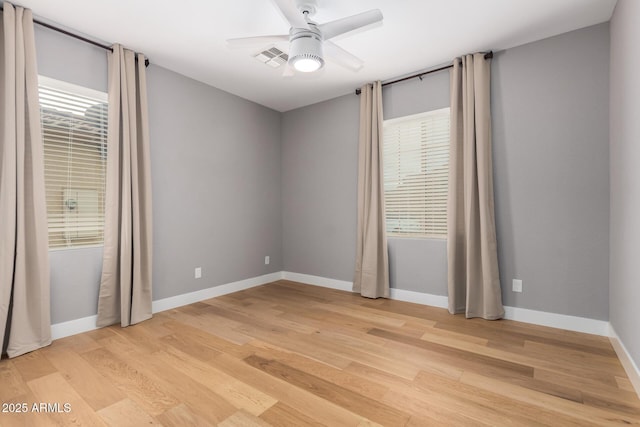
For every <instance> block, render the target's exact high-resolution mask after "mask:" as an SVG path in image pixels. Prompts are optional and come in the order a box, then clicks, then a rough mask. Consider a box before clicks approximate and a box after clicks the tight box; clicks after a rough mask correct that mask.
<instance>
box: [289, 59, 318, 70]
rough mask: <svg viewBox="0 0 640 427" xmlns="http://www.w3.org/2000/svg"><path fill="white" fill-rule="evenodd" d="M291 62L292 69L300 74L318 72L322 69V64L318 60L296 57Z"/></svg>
mask: <svg viewBox="0 0 640 427" xmlns="http://www.w3.org/2000/svg"><path fill="white" fill-rule="evenodd" d="M292 62H293V68H295V69H296V71H300V72H302V73H313V72H314V71H318V70H319V69H320V68H322V62H320V58H313V57H311V58H305V57H298V58H296V59H295V60H293V61H292Z"/></svg>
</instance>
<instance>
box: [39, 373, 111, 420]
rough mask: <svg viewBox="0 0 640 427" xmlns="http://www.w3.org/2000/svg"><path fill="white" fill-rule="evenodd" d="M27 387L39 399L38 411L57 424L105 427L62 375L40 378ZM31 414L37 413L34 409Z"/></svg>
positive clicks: (55, 374) (56, 374) (53, 374)
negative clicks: (44, 413)
mask: <svg viewBox="0 0 640 427" xmlns="http://www.w3.org/2000/svg"><path fill="white" fill-rule="evenodd" d="M27 385H28V386H29V388H30V389H31V391H32V392H33V395H34V396H35V397H36V399H37V401H35V402H34V403H35V404H37V405H38V406H37V407H38V411H40V412H46V414H47V415H48V416H49V417H50V418H51V419H52V420H54V422H55V423H57V424H59V425H65V426H72V425H76V426H100V427H103V426H105V423H104V422H103V421H102V419H101V418H100V417H99V416H98V415H97V414H96V413H95V411H94V410H93V408H91V406H89V404H88V403H86V402H85V401H84V399H82V397H80V395H79V394H78V393H77V392H76V391H75V390H74V389H73V387H71V385H70V384H69V383H67V382H66V381H65V379H64V378H63V376H62V375H61V374H60V373H58V372H55V373H52V374H50V375H46V376H43V377H38V378H36V379H33V380H31V381H29V382H28V383H27ZM42 404H44V406H42ZM67 405H68V406H67ZM32 408H33V406H32ZM31 412H35V411H34V410H33V409H32V410H31Z"/></svg>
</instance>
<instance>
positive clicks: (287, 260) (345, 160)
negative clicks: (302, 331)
mask: <svg viewBox="0 0 640 427" xmlns="http://www.w3.org/2000/svg"><path fill="white" fill-rule="evenodd" d="M358 105H359V99H358V97H356V96H354V95H346V96H343V97H340V98H336V99H332V100H330V101H326V102H321V103H319V104H315V105H311V106H309V107H304V108H299V109H297V110H293V111H290V112H287V113H285V114H284V115H283V119H282V218H283V224H284V227H283V239H282V241H283V245H284V252H283V253H284V269H285V270H286V271H291V272H297V273H304V274H312V275H315V276H321V277H329V278H334V279H342V280H352V276H353V266H354V263H355V251H356V231H355V230H356V216H355V214H354V213H355V210H356V207H357V204H356V202H357V200H356V197H357V193H356V180H357V168H355V167H354V165H357V164H358V144H357V135H358V120H359V107H358ZM354 136H355V138H356V140H355V142H354Z"/></svg>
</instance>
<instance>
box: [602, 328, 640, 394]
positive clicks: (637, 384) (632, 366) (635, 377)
mask: <svg viewBox="0 0 640 427" xmlns="http://www.w3.org/2000/svg"><path fill="white" fill-rule="evenodd" d="M609 341H611V345H612V346H613V349H614V350H615V351H616V354H617V355H618V359H620V363H622V367H623V368H624V370H625V372H626V373H627V376H628V377H629V380H630V381H631V384H632V385H633V388H634V389H635V390H636V394H637V395H638V397H639V398H640V369H638V365H636V363H635V362H634V361H633V359H632V358H631V355H630V354H629V352H628V351H627V348H626V347H625V346H624V343H623V342H622V340H620V337H619V336H618V334H617V333H616V331H615V329H613V325H611V324H610V325H609Z"/></svg>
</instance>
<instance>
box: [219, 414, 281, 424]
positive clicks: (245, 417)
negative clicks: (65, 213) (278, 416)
mask: <svg viewBox="0 0 640 427" xmlns="http://www.w3.org/2000/svg"><path fill="white" fill-rule="evenodd" d="M218 427H271V424H269V423H268V422H266V421H264V420H262V419H260V418H258V417H256V416H255V415H252V414H250V413H248V412H246V411H243V410H240V411H238V412H236V413H235V414H233V415H231V416H230V417H229V418H227V419H226V420H224V421H223V422H221V423H220V424H218Z"/></svg>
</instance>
